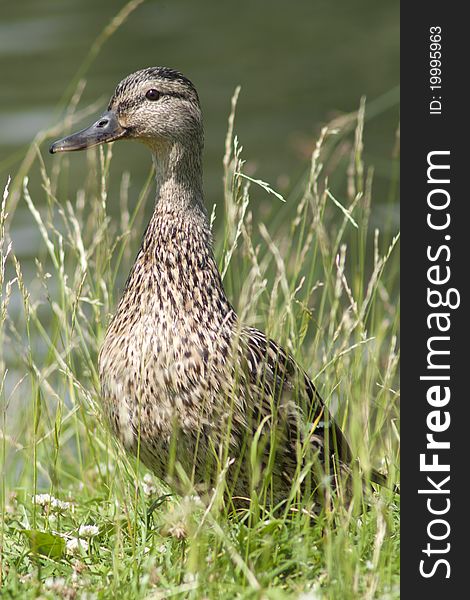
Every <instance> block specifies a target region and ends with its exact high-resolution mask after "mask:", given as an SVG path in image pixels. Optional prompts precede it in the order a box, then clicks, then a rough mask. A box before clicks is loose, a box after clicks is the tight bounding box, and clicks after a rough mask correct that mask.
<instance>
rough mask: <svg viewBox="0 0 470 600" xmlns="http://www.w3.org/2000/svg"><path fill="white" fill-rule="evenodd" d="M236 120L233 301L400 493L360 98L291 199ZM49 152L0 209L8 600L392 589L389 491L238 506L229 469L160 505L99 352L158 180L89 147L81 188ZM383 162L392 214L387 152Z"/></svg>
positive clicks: (220, 215) (225, 221)
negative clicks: (227, 483)
mask: <svg viewBox="0 0 470 600" xmlns="http://www.w3.org/2000/svg"><path fill="white" fill-rule="evenodd" d="M233 113H234V111H233V112H232V117H231V118H230V121H229V132H228V135H227V140H226V153H225V158H224V160H223V168H224V195H223V197H221V201H220V203H219V204H218V205H217V206H216V207H214V208H213V209H212V207H208V210H209V212H210V213H211V214H212V221H213V227H214V231H215V233H216V256H217V259H218V261H219V265H220V268H221V271H222V272H223V274H224V283H225V286H226V289H227V293H228V295H229V297H230V298H231V299H232V301H233V303H234V305H235V307H236V309H237V311H238V313H239V314H240V315H241V317H242V318H243V320H244V321H245V322H246V323H248V324H250V325H255V326H257V327H259V328H261V329H263V330H265V331H266V332H267V333H268V334H269V335H270V336H271V337H273V338H275V339H276V340H278V341H279V342H281V343H282V344H283V345H284V346H285V347H287V348H288V349H289V351H290V352H291V353H292V354H293V356H294V357H295V358H296V359H297V360H298V361H299V362H300V363H301V364H302V365H303V366H304V367H305V369H306V370H307V372H308V373H309V374H310V375H311V377H312V379H313V380H314V382H315V384H316V385H317V387H318V388H319V390H320V392H321V394H322V396H323V398H324V399H325V401H326V402H327V404H328V405H329V406H330V407H331V410H332V411H333V412H334V413H335V414H336V418H337V420H338V421H339V422H340V424H341V425H342V428H343V430H344V431H345V432H346V435H347V437H348V439H349V440H350V442H351V446H352V448H353V452H354V453H355V455H357V456H358V457H359V458H360V461H361V465H362V467H363V469H364V470H365V471H366V472H367V471H368V469H369V468H370V467H371V466H373V467H375V468H379V469H382V470H384V471H385V472H388V473H389V483H390V486H392V485H393V484H394V483H395V482H396V481H397V479H398V450H399V433H398V431H399V427H398V397H399V393H398V387H397V386H398V381H397V378H398V375H397V367H398V347H397V346H398V344H397V336H398V333H399V330H398V326H399V305H398V274H399V262H398V248H397V245H398V244H397V242H398V238H397V236H396V235H395V232H390V231H388V230H386V231H383V232H382V231H380V230H379V229H373V228H372V227H371V226H370V216H371V212H372V213H373V209H374V201H373V189H374V187H373V169H372V168H371V167H369V166H367V165H365V164H364V162H363V154H362V149H363V142H362V138H363V124H364V114H365V104H364V103H361V106H360V109H359V111H358V113H357V114H353V115H345V116H343V117H341V118H339V119H337V120H336V121H335V122H333V123H330V124H329V125H328V126H326V127H325V128H324V129H323V130H322V131H321V133H320V134H319V136H318V139H317V143H316V147H315V149H314V152H313V155H312V162H311V169H310V171H309V173H308V174H306V176H305V177H304V178H303V179H302V181H299V182H298V184H297V185H294V186H293V188H292V191H291V193H290V194H289V195H288V197H287V198H286V202H285V203H283V202H282V201H281V199H279V197H278V196H277V195H276V194H273V193H271V192H272V188H271V187H270V186H268V185H267V184H264V183H263V182H259V181H257V180H256V178H255V177H254V176H252V175H250V177H248V176H247V175H246V174H244V173H243V169H244V164H243V160H242V150H241V146H240V143H239V142H238V140H237V138H236V137H235V136H234V134H233ZM44 151H45V149H44V148H43V147H41V148H40V149H39V148H37V149H36V154H35V155H34V156H35V158H34V161H33V160H32V159H31V161H30V164H29V165H28V169H29V168H30V166H31V165H32V164H38V165H39V166H40V171H41V180H42V192H37V193H36V194H35V197H34V198H33V197H31V196H30V193H29V191H28V180H27V173H22V176H26V177H25V178H24V179H23V180H22V181H21V182H20V183H21V184H22V187H21V188H18V186H17V187H16V188H15V189H13V190H11V192H10V195H9V196H8V195H7V194H5V199H4V203H3V209H2V212H1V217H0V238H1V239H0V285H1V290H2V295H1V304H0V336H1V342H2V348H3V354H2V355H1V356H0V375H1V379H0V386H1V387H0V392H1V425H0V430H1V431H2V432H3V436H2V442H1V450H0V457H1V466H2V476H1V498H0V511H1V525H0V552H1V556H0V581H1V595H2V597H6V598H8V597H11V598H25V599H26V598H35V597H38V596H41V597H42V598H56V597H57V598H74V597H83V598H89V597H90V598H91V597H93V598H123V599H124V598H167V597H172V598H234V597H239V598H272V599H277V598H305V599H307V598H311V599H314V598H315V599H316V598H332V599H339V598H341V599H348V598H376V597H377V598H397V597H398V595H399V591H398V577H399V525H398V516H399V497H398V496H396V495H395V494H393V493H392V492H391V491H390V490H389V489H386V488H383V489H378V490H376V491H375V492H374V493H373V494H372V495H371V497H370V498H368V499H367V502H363V500H362V498H360V499H359V500H358V501H357V502H353V504H352V505H350V506H348V505H345V504H343V502H342V500H341V498H335V499H334V501H333V505H332V507H331V508H330V509H329V510H326V511H324V512H323V513H322V514H321V515H320V516H319V517H313V516H312V514H311V513H310V511H309V510H308V506H307V505H302V504H295V503H294V502H293V501H291V502H288V503H287V504H286V505H285V506H284V507H283V508H282V510H277V511H274V510H270V509H269V508H265V507H262V506H260V505H259V504H258V503H257V502H253V504H252V506H251V508H250V509H246V510H244V511H240V512H239V513H237V514H233V513H230V510H229V508H227V507H225V506H224V505H223V501H222V495H221V494H220V492H221V490H222V488H223V480H222V478H221V482H220V485H219V486H218V489H216V490H215V492H214V495H213V497H212V498H211V501H210V502H209V504H208V505H207V504H202V502H201V501H200V500H199V499H198V498H196V497H188V498H181V497H177V496H166V494H168V491H169V490H167V489H165V488H164V486H163V485H162V484H160V483H159V482H158V481H156V480H154V479H153V478H152V477H151V476H150V475H149V474H147V473H146V471H145V469H144V468H143V467H142V465H139V464H138V462H137V461H136V460H135V459H132V458H130V457H127V456H126V455H124V453H123V451H122V450H121V448H120V447H119V446H117V445H116V444H115V442H114V440H113V439H112V438H111V436H110V435H109V433H108V431H107V429H106V426H105V423H104V420H103V418H102V415H101V412H100V400H99V383H98V376H97V367H96V364H97V352H98V350H99V347H100V343H101V341H102V339H103V336H104V332H105V328H106V324H107V322H108V320H109V315H110V314H112V312H113V310H114V307H115V305H116V300H117V296H118V294H119V289H121V287H122V284H123V282H124V280H125V277H126V275H127V273H128V271H129V269H130V266H131V264H132V260H133V257H134V255H135V252H136V250H137V248H138V245H139V242H140V237H141V235H142V232H143V228H144V223H142V219H143V213H144V208H145V205H147V203H151V202H152V199H153V187H152V178H151V174H150V175H149V179H148V181H147V182H146V183H145V184H144V185H143V187H142V191H141V194H140V195H139V197H137V198H129V197H128V189H129V186H128V175H127V174H120V173H117V172H113V170H112V147H111V146H110V147H107V148H105V149H103V148H101V149H99V151H89V153H88V158H87V160H88V163H89V170H88V173H89V174H88V177H87V179H86V181H85V182H84V183H83V186H82V187H81V189H80V190H79V191H78V192H77V190H72V189H70V184H69V182H68V176H67V174H68V172H69V171H70V170H71V169H73V168H74V167H73V160H74V159H73V158H71V157H69V156H61V157H58V158H57V160H55V159H54V162H49V163H48V164H50V165H52V166H51V167H50V168H46V166H45V163H44V161H43V159H42V155H41V152H44ZM149 163H150V161H149ZM390 172H391V174H393V177H392V184H391V188H390V189H391V191H390V198H389V202H388V204H387V203H385V209H388V210H392V208H393V203H394V201H395V200H396V199H395V198H394V194H395V190H396V173H395V172H396V165H395V163H394V161H393V160H391V161H390ZM119 177H122V185H121V192H120V198H119V199H116V198H112V199H111V198H109V199H108V195H107V190H108V182H109V179H110V178H113V179H115V178H119ZM10 201H11V204H9V202H10ZM18 201H21V202H26V205H27V206H28V208H29V211H30V215H31V222H32V223H35V226H36V227H37V229H38V231H39V232H40V236H41V247H40V249H39V251H38V252H37V258H36V260H35V265H34V272H33V273H31V272H30V271H31V269H29V270H28V269H27V267H28V265H25V264H23V263H22V262H21V261H20V260H19V259H17V258H16V256H15V247H14V246H10V245H9V241H10V237H9V230H10V229H11V228H12V227H14V214H13V212H14V210H13V209H14V206H15V205H16V203H17V202H18ZM10 206H11V207H13V209H10ZM130 207H132V208H130ZM8 210H10V211H11V214H10V215H8V217H7V215H6V212H8ZM355 477H356V478H358V477H359V475H358V474H357V473H356V474H355ZM358 481H359V480H358ZM358 481H357V482H358ZM357 482H356V483H357ZM293 485H297V483H296V482H295V481H294V482H293ZM357 487H359V488H360V487H361V486H360V485H359V486H356V488H357ZM37 494H49V495H51V496H53V497H54V498H57V499H59V500H60V501H62V503H65V504H61V503H58V502H55V501H51V499H50V497H49V499H47V497H39V498H37V497H36V498H35V496H36V495H37ZM359 495H360V494H359ZM365 504H367V507H365V508H364V506H365ZM88 525H91V526H94V528H93V529H92V530H91V531H88V533H87V531H86V530H83V529H82V530H80V528H81V527H83V526H88ZM90 534H92V535H91V536H90ZM87 535H88V536H89V537H87ZM80 540H81V541H80Z"/></svg>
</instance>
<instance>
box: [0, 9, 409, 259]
mask: <svg viewBox="0 0 470 600" xmlns="http://www.w3.org/2000/svg"><path fill="white" fill-rule="evenodd" d="M124 5H125V2H123V1H122V0H120V1H116V0H113V1H112V0H99V1H97V0H21V2H19V1H18V0H1V1H0V17H1V18H0V81H1V83H0V86H1V87H0V177H1V178H2V181H3V180H5V179H6V175H7V174H8V173H11V174H12V175H14V173H15V169H16V167H17V165H18V164H19V161H20V160H21V158H22V156H23V155H24V150H25V147H26V145H27V144H28V142H30V141H31V140H32V139H33V137H34V135H35V134H36V133H37V131H38V130H40V129H42V128H44V127H48V126H50V125H52V124H54V123H55V122H57V121H58V120H59V119H60V117H61V115H62V114H63V107H62V106H61V105H60V99H61V98H62V97H63V94H64V91H65V90H66V88H67V86H68V85H69V84H70V82H71V81H72V80H73V78H74V76H75V74H76V72H77V70H78V69H79V67H80V65H81V64H82V62H83V60H84V58H85V56H86V54H87V52H88V50H89V49H90V47H91V45H92V43H93V41H94V40H95V38H96V36H97V35H98V34H99V32H100V31H101V30H102V29H103V27H104V26H105V25H106V24H107V23H108V22H109V21H110V19H111V18H112V17H113V16H114V15H115V14H116V13H117V12H118V11H119V9H120V8H122V7H123V6H124ZM398 20H399V11H398V2H394V1H391V2H377V1H376V0H357V1H356V2H351V1H350V0H329V1H326V0H325V1H323V0H309V1H307V0H297V1H296V2H291V3H287V2H285V1H282V0H269V1H268V0H258V1H257V2H252V1H251V2H249V1H247V0H237V1H235V2H216V1H209V0H202V1H201V0H199V1H198V2H195V1H194V0H193V1H190V0H178V1H173V2H170V1H157V0H148V1H147V2H145V3H144V4H143V5H142V6H140V7H139V8H138V9H137V10H136V11H135V12H134V13H132V14H131V16H130V17H129V19H128V20H127V21H126V22H125V24H124V25H123V26H122V27H121V28H120V29H119V30H118V31H117V33H116V34H115V35H114V36H113V37H112V38H110V39H109V40H108V41H107V42H106V44H105V45H104V47H103V49H102V51H101V52H100V54H99V56H98V57H97V59H96V60H95V61H94V62H93V64H92V65H91V67H90V69H89V70H88V72H87V74H86V78H87V87H86V89H85V92H84V94H83V97H82V99H81V101H80V105H79V108H80V107H84V106H86V105H87V104H89V103H91V102H93V101H96V100H97V99H100V98H101V100H102V106H103V107H104V106H105V104H106V102H107V99H108V97H109V96H110V95H111V93H112V91H113V89H114V86H115V85H116V83H117V82H118V81H119V80H120V79H121V78H122V77H124V76H125V75H127V74H128V73H129V72H131V71H133V70H136V69H139V68H142V67H145V66H150V65H167V66H172V67H175V68H178V69H179V70H181V71H183V72H184V73H185V74H186V75H187V76H188V77H189V78H190V79H192V80H193V81H194V83H195V84H196V86H197V88H198V90H199V93H200V97H201V101H202V105H203V109H204V114H205V123H206V154H205V182H206V191H207V196H208V200H207V202H208V205H211V204H212V203H213V202H215V201H216V200H217V198H218V195H220V193H221V189H222V187H221V175H222V168H221V161H222V155H223V148H224V136H225V130H226V119H227V115H228V112H229V105H230V98H231V95H232V93H233V90H234V88H235V86H236V85H237V84H241V86H242V92H241V96H240V100H239V109H238V114H237V125H236V130H237V133H238V135H239V137H240V139H241V141H242V143H243V145H244V147H245V149H246V150H245V158H246V159H248V160H250V161H251V162H252V168H256V175H257V176H258V177H260V178H262V179H264V180H267V181H270V182H272V184H273V185H275V186H276V185H278V186H281V187H285V188H288V187H289V184H292V183H293V181H294V180H296V179H298V178H299V177H300V176H301V174H302V173H303V172H304V170H305V168H306V165H307V161H308V153H309V151H310V149H311V147H312V143H313V139H314V136H315V133H316V132H318V127H319V125H320V124H321V123H322V122H325V121H326V120H328V119H329V118H330V117H332V116H333V115H335V114H337V113H339V112H348V111H352V110H354V109H356V108H357V106H358V104H359V99H360V97H361V96H362V95H366V96H367V98H368V100H369V102H370V103H374V102H375V101H376V99H377V98H379V99H380V100H379V103H378V104H376V106H378V107H379V108H378V111H377V112H378V114H377V115H376V116H374V118H371V119H370V120H369V121H368V123H367V127H366V137H365V148H366V158H367V159H368V160H369V162H372V163H374V164H375V165H376V173H377V178H376V182H377V190H378V192H379V196H380V195H381V194H382V193H383V195H384V196H385V195H386V190H387V180H388V178H389V177H390V169H389V158H390V155H391V153H392V148H393V144H394V134H395V130H396V127H397V123H398V90H397V87H396V86H397V84H398V77H399V72H398V69H399V65H398V58H399V30H398ZM85 124H86V123H84V125H85ZM114 154H115V163H114V167H113V168H114V169H115V172H117V171H118V170H120V169H124V168H126V169H129V170H130V171H131V174H132V185H133V189H134V190H135V191H137V190H138V189H139V188H140V186H141V184H142V182H143V180H144V178H145V176H146V175H147V173H148V170H149V166H150V159H149V157H148V156H147V154H146V151H145V149H144V148H143V147H142V148H141V147H140V146H139V145H138V144H134V146H133V148H132V151H130V148H129V146H128V145H126V147H125V148H124V147H123V148H120V147H119V148H118V147H117V148H115V153H114ZM44 156H45V161H46V165H49V166H50V165H51V164H52V163H51V161H52V160H53V158H52V157H49V156H48V155H47V148H46V147H44ZM73 165H74V166H73V169H72V172H73V173H74V174H75V177H76V182H77V185H78V184H79V181H80V177H81V175H83V172H84V169H85V160H84V157H83V156H77V157H76V158H75V157H74V163H73ZM31 177H32V181H31V187H32V190H31V192H32V195H33V198H35V194H36V198H37V199H39V202H40V194H41V192H40V188H39V184H38V181H37V178H36V179H35V177H34V173H32V176H31ZM2 187H3V185H2ZM131 191H132V190H131ZM377 201H379V202H380V201H381V198H380V197H379V198H377ZM23 212H24V218H22V214H23ZM15 220H16V222H17V224H18V227H20V226H21V227H22V228H24V233H22V232H21V231H18V232H17V235H16V236H15V238H16V241H17V243H18V244H19V246H20V247H18V245H17V247H16V251H17V252H18V253H20V254H23V255H26V256H27V255H28V254H29V253H30V252H32V248H31V236H30V229H29V228H28V222H30V221H31V218H30V216H28V215H27V213H26V211H25V208H24V206H23V205H21V204H20V206H19V209H18V214H17V215H16V217H15Z"/></svg>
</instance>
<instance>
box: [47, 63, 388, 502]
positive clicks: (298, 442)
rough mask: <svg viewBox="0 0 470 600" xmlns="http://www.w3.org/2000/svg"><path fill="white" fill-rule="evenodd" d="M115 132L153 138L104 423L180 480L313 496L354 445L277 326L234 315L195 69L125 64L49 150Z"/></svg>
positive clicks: (105, 350)
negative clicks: (100, 104) (110, 90)
mask: <svg viewBox="0 0 470 600" xmlns="http://www.w3.org/2000/svg"><path fill="white" fill-rule="evenodd" d="M119 140H137V141H139V142H142V143H144V144H145V145H146V146H147V147H148V149H149V150H150V152H151V155H152V159H153V163H154V165H155V179H156V198H155V207H154V210H153V214H152V216H151V218H150V221H149V223H148V225H147V228H146V230H145V233H144V234H143V238H142V242H141V245H140V249H139V251H138V253H137V256H136V259H135V262H134V264H133V266H132V269H131V271H130V273H129V276H128V279H127V283H126V285H125V288H124V291H123V293H122V296H121V299H120V301H119V303H118V306H117V309H116V311H115V314H114V316H113V317H112V318H111V320H110V323H109V326H108V328H107V332H106V335H105V337H104V341H103V344H102V347H101V350H100V352H99V358H98V365H99V379H100V388H101V391H100V397H101V401H102V406H103V412H104V415H105V417H106V420H107V421H108V423H109V426H110V428H111V431H112V432H113V434H114V435H115V436H116V438H117V439H118V440H119V441H120V443H121V445H122V446H123V447H124V448H125V450H126V451H127V452H129V453H131V454H132V455H134V456H137V457H138V458H139V459H140V461H142V462H143V464H144V465H145V466H146V467H147V468H148V469H149V470H150V471H152V472H153V473H154V474H155V475H156V476H157V477H158V478H160V479H161V480H162V481H164V482H166V483H167V484H169V485H170V486H171V488H172V489H174V490H175V491H176V492H177V493H179V494H186V493H189V492H190V491H194V490H195V491H196V492H197V493H198V494H201V495H202V494H208V493H210V491H211V490H214V488H215V487H216V486H217V485H218V484H219V483H220V481H221V477H222V479H223V486H224V490H225V492H224V495H225V496H226V497H227V498H228V501H229V502H232V503H233V506H234V507H238V506H240V505H242V504H243V503H244V502H248V503H249V502H250V500H251V499H252V498H253V497H254V496H255V495H256V497H257V498H261V499H262V501H263V502H264V503H265V504H267V505H279V504H281V505H282V503H283V502H286V501H287V500H288V499H289V498H292V494H293V489H297V492H296V493H301V494H302V497H304V495H307V496H308V497H309V498H311V499H313V500H314V501H315V502H316V503H317V504H318V505H320V506H321V505H324V502H326V500H325V499H326V498H327V497H331V494H340V493H347V492H346V491H347V490H350V489H351V487H352V486H351V479H352V472H353V463H354V462H355V459H354V457H353V455H352V453H351V449H350V446H349V444H348V442H347V440H346V437H345V435H344V434H343V432H342V430H341V429H340V427H339V426H338V424H337V423H336V421H335V419H334V417H333V415H332V414H331V413H330V411H329V410H328V407H327V406H326V404H325V403H324V402H323V400H322V398H321V397H320V395H319V393H318V391H317V389H316V388H315V386H314V384H313V383H312V380H311V379H310V377H309V376H308V375H307V373H306V372H305V371H304V369H303V368H302V367H301V366H300V365H299V364H298V363H297V362H296V361H295V360H294V358H293V357H292V356H291V355H290V354H289V353H288V352H287V351H286V350H285V349H284V348H282V347H281V346H280V345H279V344H278V343H277V342H276V341H275V340H273V339H270V338H269V337H267V336H266V335H265V334H264V333H263V332H262V331H260V330H258V329H256V328H254V327H249V326H246V325H244V324H243V323H242V322H240V319H239V317H238V316H237V313H236V311H235V310H234V307H233V305H232V304H231V302H230V300H229V299H228V297H227V294H226V292H225V290H224V285H223V281H222V277H221V274H220V272H219V269H218V266H217V262H216V258H215V255H214V250H213V239H212V234H211V228H210V224H209V219H208V214H207V211H206V208H205V205H204V193H203V184H202V154H203V140H204V130H203V120H202V111H201V104H200V101H199V96H198V93H197V91H196V88H195V86H194V85H193V83H192V82H191V81H190V80H189V79H188V78H187V77H185V76H184V75H183V74H182V73H180V72H179V71H177V70H175V69H172V68H167V67H149V68H145V69H142V70H139V71H137V72H135V73H132V74H130V75H129V76H127V77H125V79H123V80H122V81H121V82H120V83H119V84H118V85H117V87H116V89H115V91H114V94H113V95H112V97H111V100H110V102H109V105H108V107H107V110H106V111H105V112H104V113H103V114H102V115H101V116H100V117H99V118H98V119H97V120H96V121H95V122H94V123H93V124H92V125H91V126H90V127H87V128H85V129H83V130H81V131H78V132H77V133H73V134H72V135H69V136H67V137H64V138H62V139H60V140H58V141H56V142H54V143H53V144H52V146H51V147H50V152H51V153H53V154H55V153H59V152H72V151H79V150H85V149H87V148H91V147H93V146H97V145H100V144H107V143H110V142H114V141H119ZM375 480H377V481H378V482H379V483H382V477H381V476H380V474H378V473H375ZM296 482H300V483H299V484H298V485H297V484H296ZM299 490H300V491H299ZM345 490H346V491H345Z"/></svg>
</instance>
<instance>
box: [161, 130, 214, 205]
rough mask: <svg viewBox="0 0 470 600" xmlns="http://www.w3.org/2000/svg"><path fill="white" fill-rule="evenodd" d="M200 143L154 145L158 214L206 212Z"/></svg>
mask: <svg viewBox="0 0 470 600" xmlns="http://www.w3.org/2000/svg"><path fill="white" fill-rule="evenodd" d="M201 154H202V152H201V144H199V143H197V142H196V141H194V142H193V143H185V144H184V145H183V144H181V143H180V142H173V143H172V144H171V145H170V144H165V143H161V144H159V145H158V146H154V147H153V148H152V156H153V162H154V165H155V179H156V184H157V197H156V204H155V213H156V214H160V215H161V214H166V215H168V216H170V215H171V214H180V215H181V213H186V212H187V213H191V212H193V211H196V212H198V213H200V212H201V211H202V213H204V214H205V209H204V202H203V191H202V155H201Z"/></svg>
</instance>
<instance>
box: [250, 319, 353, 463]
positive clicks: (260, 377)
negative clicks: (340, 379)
mask: <svg viewBox="0 0 470 600" xmlns="http://www.w3.org/2000/svg"><path fill="white" fill-rule="evenodd" d="M240 341H241V344H240V347H241V349H242V357H241V358H242V362H244V365H245V369H244V370H245V373H247V377H248V379H249V385H250V388H251V395H252V397H255V402H254V404H255V410H257V411H258V412H259V416H258V420H259V421H261V420H262V419H263V418H264V417H265V416H266V415H269V414H270V412H272V411H273V410H275V411H278V412H279V415H280V417H281V419H282V417H283V415H284V417H285V421H286V422H287V424H288V435H289V437H290V438H291V441H292V443H295V441H296V440H295V439H294V438H297V441H300V442H302V443H303V442H305V441H306V439H308V440H309V442H310V446H311V447H313V448H314V449H315V450H318V455H319V458H320V461H322V462H324V461H325V459H326V457H327V456H329V457H330V459H333V460H334V461H339V462H340V463H341V464H343V465H349V464H351V451H350V448H349V444H348V442H347V441H346V439H345V437H344V435H343V433H342V431H341V429H340V428H339V426H338V425H337V424H336V422H335V420H334V418H333V417H332V415H331V414H330V412H329V411H328V409H327V407H326V406H325V404H324V402H323V400H322V398H321V397H320V395H319V393H318V392H317V390H316V388H315V386H314V384H313V383H312V381H311V379H310V378H309V377H308V375H307V374H306V373H305V371H304V370H303V369H302V368H301V367H300V366H299V365H298V364H297V363H296V362H295V360H294V359H293V358H292V356H290V355H289V354H288V353H287V352H286V351H285V350H284V349H283V348H282V347H281V346H280V345H279V344H277V343H276V342H275V341H273V340H272V339H269V338H268V337H267V336H266V335H265V334H264V333H262V332H261V331H259V330H258V329H255V328H252V327H245V328H243V329H242V331H241V334H240ZM331 468H332V466H331V467H330V469H331Z"/></svg>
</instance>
